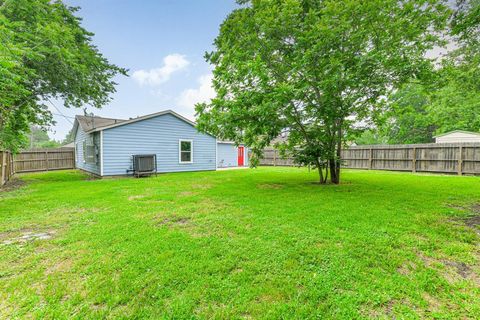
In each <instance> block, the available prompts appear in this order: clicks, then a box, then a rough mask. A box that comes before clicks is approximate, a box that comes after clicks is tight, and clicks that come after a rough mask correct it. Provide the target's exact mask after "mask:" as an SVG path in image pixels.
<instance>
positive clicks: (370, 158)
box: [368, 148, 373, 170]
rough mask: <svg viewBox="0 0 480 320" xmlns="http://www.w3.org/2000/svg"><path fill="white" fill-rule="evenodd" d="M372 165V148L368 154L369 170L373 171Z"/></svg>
mask: <svg viewBox="0 0 480 320" xmlns="http://www.w3.org/2000/svg"><path fill="white" fill-rule="evenodd" d="M372 163H373V151H372V148H370V149H369V154H368V169H369V170H371V169H372Z"/></svg>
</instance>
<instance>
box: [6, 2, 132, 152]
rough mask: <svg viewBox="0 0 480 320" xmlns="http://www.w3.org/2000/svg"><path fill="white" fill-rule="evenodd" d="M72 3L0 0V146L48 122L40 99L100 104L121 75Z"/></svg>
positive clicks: (13, 146)
mask: <svg viewBox="0 0 480 320" xmlns="http://www.w3.org/2000/svg"><path fill="white" fill-rule="evenodd" d="M76 11H77V8H72V7H68V6H66V5H64V4H63V3H62V2H61V1H59V0H56V1H50V0H0V39H1V43H0V55H1V59H0V86H1V88H2V90H1V91H0V149H2V148H6V149H10V150H12V151H15V150H17V149H18V148H19V147H21V146H22V144H24V142H25V141H26V140H25V138H24V135H25V133H27V132H28V130H29V127H30V125H32V124H36V125H40V126H46V125H48V124H50V123H52V117H51V114H50V112H49V111H48V108H47V107H46V105H45V104H44V103H43V102H45V101H48V100H49V99H50V98H57V99H62V100H63V101H64V104H65V106H66V107H80V106H82V105H84V104H91V105H92V106H94V107H97V108H99V107H101V106H103V105H104V104H106V103H107V102H108V101H109V99H110V98H109V96H110V94H111V93H112V92H114V91H115V82H114V81H113V80H112V79H113V77H114V76H115V75H117V74H126V70H124V69H122V68H119V67H117V66H115V65H113V64H111V63H109V62H108V60H107V59H106V58H105V57H103V56H102V55H101V53H100V52H99V51H98V50H97V48H96V47H95V46H94V45H93V44H92V36H93V34H92V33H90V32H88V31H87V30H85V29H84V28H83V27H82V26H81V19H80V18H78V17H76V16H75V12H76Z"/></svg>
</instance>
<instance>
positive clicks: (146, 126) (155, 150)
mask: <svg viewBox="0 0 480 320" xmlns="http://www.w3.org/2000/svg"><path fill="white" fill-rule="evenodd" d="M179 139H187V140H188V139H190V140H193V163H191V164H180V163H179V157H178V141H179ZM215 147H216V139H215V138H214V137H212V136H210V135H207V134H203V133H200V132H198V131H197V129H196V128H195V127H193V126H191V125H190V124H188V123H186V122H184V121H182V120H180V119H178V118H177V117H175V116H172V115H171V114H164V115H160V116H158V117H154V118H149V119H145V120H142V121H138V122H134V123H131V124H127V125H123V126H118V127H114V128H110V129H106V130H104V132H103V164H104V169H103V174H104V175H106V176H108V175H125V174H127V170H131V169H133V168H132V156H133V155H135V154H156V155H157V170H158V172H177V171H201V170H215V169H216V165H215Z"/></svg>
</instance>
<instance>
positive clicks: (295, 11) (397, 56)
mask: <svg viewBox="0 0 480 320" xmlns="http://www.w3.org/2000/svg"><path fill="white" fill-rule="evenodd" d="M239 3H240V4H243V5H244V6H242V7H241V8H240V9H237V10H235V11H233V12H232V13H231V14H230V15H229V16H228V17H227V18H226V20H225V21H224V22H223V24H222V25H221V27H220V33H219V35H218V37H217V38H216V40H215V42H214V44H215V50H214V51H212V52H209V53H207V54H206V58H207V60H208V61H209V62H210V63H211V64H213V66H214V70H213V74H214V81H213V84H214V87H215V89H216V92H217V95H216V97H215V98H214V99H213V100H212V101H211V103H209V104H198V105H197V106H196V110H197V112H198V116H199V118H198V120H199V126H200V128H201V129H203V130H206V131H209V132H212V133H214V134H216V135H217V136H219V137H220V138H224V139H230V140H233V141H236V142H237V143H246V144H247V145H249V146H250V147H251V148H252V151H253V159H252V163H253V164H255V163H256V159H258V157H260V156H261V152H262V150H263V149H264V147H266V146H267V145H269V144H270V143H271V141H272V140H273V139H274V138H276V137H277V136H278V135H279V134H280V133H281V132H288V138H287V139H286V141H285V142H281V143H279V145H278V148H279V149H280V150H281V151H282V152H283V153H284V154H287V153H289V154H291V155H292V156H293V157H294V159H295V161H296V162H297V163H298V164H302V165H310V166H313V167H316V168H318V170H319V177H320V182H322V183H324V182H326V180H327V176H330V180H331V181H332V182H333V183H338V182H339V181H340V149H341V148H342V146H343V144H344V143H345V141H347V140H349V139H350V137H351V136H352V135H354V134H355V133H356V132H357V127H356V126H355V125H354V124H355V123H358V122H370V121H373V120H374V119H375V117H376V111H377V110H378V108H379V106H381V105H382V104H381V103H380V102H381V101H382V100H383V99H384V98H385V97H386V96H387V95H388V94H389V93H390V92H392V91H393V90H395V89H396V88H398V87H400V86H401V85H402V84H403V83H405V82H407V81H408V80H409V79H412V78H422V77H425V76H426V75H428V74H429V73H431V72H432V68H433V66H432V62H431V61H430V60H428V59H427V58H425V52H426V51H427V50H429V49H431V48H433V47H434V46H435V45H441V44H442V39H441V37H440V36H441V33H440V32H441V31H442V30H444V28H445V25H446V22H447V19H448V16H449V10H448V8H447V7H446V6H445V5H444V3H443V2H442V1H433V0H415V1H414V0H404V1H397V0H371V1H356V0H289V1H278V0H251V1H248V0H242V1H239Z"/></svg>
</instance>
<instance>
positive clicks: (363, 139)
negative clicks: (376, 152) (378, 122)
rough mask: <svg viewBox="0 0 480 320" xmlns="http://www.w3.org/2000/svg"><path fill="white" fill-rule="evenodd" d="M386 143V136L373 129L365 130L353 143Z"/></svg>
mask: <svg viewBox="0 0 480 320" xmlns="http://www.w3.org/2000/svg"><path fill="white" fill-rule="evenodd" d="M386 143H388V138H387V137H385V136H382V135H381V134H379V133H378V132H377V130H375V129H368V130H365V131H363V132H362V134H361V135H360V136H358V137H357V138H356V139H355V144H357V145H367V144H386Z"/></svg>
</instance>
